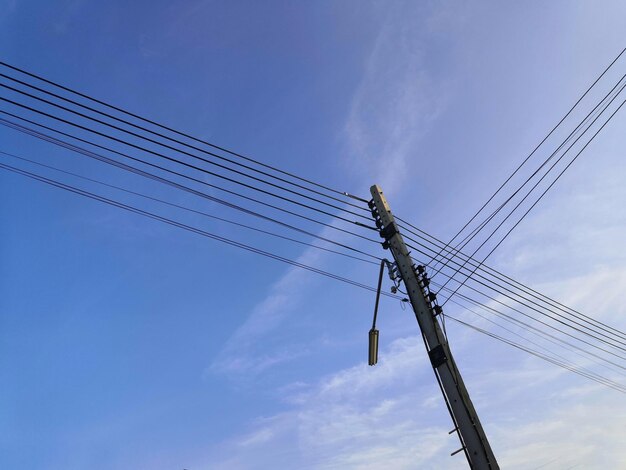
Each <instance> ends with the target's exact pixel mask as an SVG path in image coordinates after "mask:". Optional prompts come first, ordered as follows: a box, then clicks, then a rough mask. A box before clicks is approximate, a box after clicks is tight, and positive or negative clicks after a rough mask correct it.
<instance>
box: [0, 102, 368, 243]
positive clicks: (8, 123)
mask: <svg viewBox="0 0 626 470" xmlns="http://www.w3.org/2000/svg"><path fill="white" fill-rule="evenodd" d="M0 113H1V114H5V115H8V116H11V117H13V118H15V119H18V120H21V121H24V122H27V123H29V124H33V125H35V126H38V127H41V128H43V129H46V130H49V131H52V132H54V133H57V134H60V135H63V136H65V137H69V138H71V139H74V140H77V141H79V142H82V143H86V144H88V145H91V146H93V147H96V148H99V149H102V150H105V151H107V152H111V153H113V154H115V155H119V156H121V157H123V158H127V159H129V160H132V161H135V162H138V163H141V164H144V165H147V166H150V167H152V168H156V169H158V170H161V171H164V172H167V173H170V174H173V175H176V176H179V177H181V178H185V179H187V180H190V181H194V182H196V183H199V184H202V185H204V186H207V187H210V188H213V189H217V190H219V191H222V192H225V193H227V194H231V195H234V196H237V197H240V198H242V199H245V200H248V201H251V202H254V203H256V204H260V205H263V206H265V207H269V208H271V209H274V210H277V211H280V212H284V213H286V214H289V215H292V216H294V217H298V218H301V219H303V220H306V221H308V222H312V223H315V224H318V225H321V226H324V227H328V228H330V229H332V230H336V231H339V232H343V233H347V234H350V235H353V236H355V237H358V238H361V239H363V240H367V241H369V242H372V243H378V241H377V240H373V239H371V238H368V237H365V236H363V235H361V234H357V233H354V232H352V231H350V230H346V229H344V228H342V227H337V226H335V225H332V224H329V223H326V222H322V221H320V220H318V219H314V218H312V217H308V216H305V215H302V214H300V213H297V212H294V211H291V210H288V209H285V208H284V207H280V206H276V205H274V204H270V203H268V202H265V201H261V200H259V199H256V198H253V197H250V196H246V195H244V194H241V193H237V192H235V191H231V190H229V189H226V188H223V187H221V186H217V185H215V184H212V183H209V182H207V181H204V180H200V179H198V178H194V177H192V176H189V175H186V174H184V173H180V172H177V171H175V170H172V169H169V168H166V167H163V166H161V165H157V164H155V163H152V162H149V161H146V160H143V159H140V158H137V157H133V156H131V155H129V154H126V153H123V152H120V151H117V150H114V149H112V148H109V147H106V146H103V145H100V144H96V143H95V142H91V141H89V140H85V139H82V138H80V137H77V136H75V135H72V134H69V133H67V132H63V131H60V130H58V129H55V128H52V127H50V126H46V125H44V124H41V123H38V122H36V121H33V120H30V119H27V118H24V117H21V116H18V115H16V114H13V113H10V112H7V111H3V110H0ZM0 124H2V125H4V126H7V127H11V128H13V129H15V130H18V131H20V132H23V133H26V134H29V135H32V136H34V137H37V138H40V139H42V140H45V141H47V142H51V143H54V144H55V145H59V146H62V147H64V148H67V149H69V150H72V151H74V152H77V153H81V154H83V155H85V156H88V157H90V158H96V159H98V160H100V161H104V162H106V163H109V164H112V165H115V166H120V165H121V166H120V167H124V169H127V170H129V171H133V170H137V171H142V174H146V172H143V170H138V169H136V168H134V167H132V166H130V165H125V164H123V163H121V162H117V161H115V160H112V159H109V158H108V157H104V156H102V155H98V154H96V153H94V152H91V151H89V150H86V149H81V148H80V147H77V146H75V145H73V144H71V143H68V142H64V141H62V140H60V139H57V138H55V137H52V136H49V135H46V134H44V133H42V132H39V131H36V130H34V129H32V128H28V127H27V126H23V125H20V124H17V123H15V122H11V121H9V120H6V119H1V118H0ZM113 162H115V163H113ZM131 168H132V169H133V170H130V169H131ZM147 174H149V173H147ZM153 176H154V175H153ZM201 194H204V193H201Z"/></svg>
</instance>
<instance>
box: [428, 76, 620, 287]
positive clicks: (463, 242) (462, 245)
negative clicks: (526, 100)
mask: <svg viewBox="0 0 626 470" xmlns="http://www.w3.org/2000/svg"><path fill="white" fill-rule="evenodd" d="M624 78H626V74H624V75H623V76H622V77H621V78H620V80H618V82H617V83H616V84H615V86H614V87H613V88H612V89H611V90H610V91H609V92H608V93H607V94H606V95H605V96H604V97H603V98H602V100H601V101H600V102H599V103H598V104H597V105H596V106H595V107H594V108H593V109H592V110H591V111H590V112H589V113H588V114H587V115H586V116H585V118H584V119H583V120H582V121H581V122H580V123H579V124H578V125H577V126H576V128H575V129H574V130H573V131H572V132H571V133H570V134H569V135H568V136H567V138H566V139H565V140H564V141H563V142H562V143H561V144H560V145H559V146H558V147H557V149H556V150H554V152H552V154H551V155H550V156H549V157H548V158H547V159H546V160H544V162H543V163H542V164H541V165H540V166H539V167H538V168H537V169H536V170H535V171H534V172H533V174H532V175H530V176H529V177H528V178H527V179H526V181H524V182H523V183H522V184H521V185H520V187H519V188H517V189H516V190H515V191H514V192H513V194H512V195H510V196H509V197H508V198H507V199H506V200H505V201H504V202H503V203H502V204H501V205H500V207H498V208H497V209H496V210H495V211H493V213H492V214H491V215H489V216H488V217H487V218H486V219H485V220H484V221H483V222H482V223H481V224H479V226H478V227H476V228H475V229H474V230H473V231H472V232H471V233H470V234H468V235H467V236H466V237H465V238H464V239H463V240H461V242H459V243H458V244H457V245H456V246H455V248H457V249H463V248H465V246H467V244H468V243H469V242H470V241H471V240H473V239H474V238H475V237H476V236H477V235H478V233H480V232H481V231H482V230H483V229H484V228H485V227H486V226H487V224H488V223H489V222H490V221H491V220H492V219H493V218H494V217H495V216H496V215H497V214H498V213H499V212H500V211H501V210H502V209H503V208H504V207H505V206H506V205H507V204H508V203H509V202H510V201H511V200H512V199H513V198H514V197H515V196H516V195H517V194H518V193H519V192H520V191H521V190H522V189H523V188H524V187H525V186H526V185H527V184H528V183H529V182H530V181H532V179H533V178H534V177H535V176H536V175H537V174H538V173H539V172H540V171H541V170H542V169H543V168H544V166H546V165H547V164H548V163H549V162H550V160H552V158H553V157H554V156H555V155H556V154H557V153H558V152H559V150H561V149H562V148H563V147H564V146H565V145H567V142H569V141H570V140H571V139H572V138H573V136H574V135H575V134H576V133H577V132H578V130H579V129H580V128H581V127H582V126H583V125H584V124H585V123H586V122H587V121H588V120H589V119H590V117H592V116H593V115H595V113H596V110H597V109H598V108H599V107H600V106H601V105H602V103H604V102H605V101H606V100H607V99H608V98H609V97H610V96H611V94H613V92H614V91H615V89H616V88H617V87H618V86H619V84H620V83H621V82H622V81H623V80H624ZM624 87H626V83H625V84H624V85H623V86H622V87H621V88H620V89H619V90H618V91H617V93H615V95H614V96H613V98H611V99H610V101H609V102H608V103H607V104H606V106H605V107H604V108H603V109H601V110H600V112H599V113H597V115H595V118H593V120H592V122H591V124H589V126H587V128H586V129H585V130H584V131H583V132H582V133H581V134H580V135H579V136H578V137H577V138H576V140H574V142H573V143H572V144H571V145H570V146H569V147H568V148H567V150H565V152H563V154H562V155H561V156H560V157H559V158H558V159H557V161H556V162H555V163H554V164H553V165H552V166H551V167H550V168H549V169H548V170H547V171H546V173H545V174H544V175H543V176H542V177H541V178H540V179H539V181H537V182H536V183H535V185H534V186H533V187H532V188H531V189H530V190H529V191H528V193H527V194H526V195H525V196H524V197H523V198H522V200H521V201H519V202H518V204H517V205H516V206H515V207H514V208H513V209H512V210H511V212H510V213H509V214H508V215H507V216H506V217H505V218H504V220H502V221H501V223H500V225H498V227H497V228H496V229H495V230H494V232H496V231H497V230H498V229H499V228H500V227H501V226H502V225H503V224H504V222H506V220H508V218H509V217H510V216H511V215H512V214H513V213H514V212H515V210H516V209H517V208H518V207H519V206H520V205H521V204H522V203H523V202H524V201H525V200H526V198H528V196H530V194H531V193H532V192H533V190H534V189H535V188H536V187H537V186H538V185H539V183H541V181H543V179H544V178H545V177H546V176H548V174H549V173H550V171H551V170H552V169H553V168H554V167H555V166H556V165H557V164H558V163H559V162H560V161H561V160H562V159H563V158H564V157H565V156H566V155H567V153H568V152H569V150H571V149H572V148H573V146H574V145H575V144H576V143H577V142H578V141H579V140H580V139H581V138H582V137H583V136H584V135H585V134H586V133H587V131H588V130H589V129H590V128H591V127H592V125H593V124H594V123H595V122H596V120H597V119H599V118H600V116H601V115H602V114H603V113H604V111H606V109H608V107H609V106H610V105H611V104H612V103H613V101H614V100H615V99H616V98H617V96H618V95H619V94H620V93H621V92H622V90H624ZM492 235H493V233H492ZM488 239H489V238H488ZM479 249H480V247H479V248H478V249H477V250H476V251H478V250H479ZM446 265H447V263H444V264H443V266H442V267H441V268H439V269H438V270H437V272H436V273H435V274H434V275H437V274H438V273H439V272H440V271H441V269H443V268H444V267H445V266H446Z"/></svg>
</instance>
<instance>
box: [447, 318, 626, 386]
mask: <svg viewBox="0 0 626 470" xmlns="http://www.w3.org/2000/svg"><path fill="white" fill-rule="evenodd" d="M447 317H448V318H450V319H451V320H453V321H455V322H457V323H459V324H461V325H464V326H466V327H468V328H471V329H473V330H475V331H478V332H479V333H482V334H484V335H487V336H489V337H491V338H494V339H497V340H498V341H501V342H503V343H506V344H508V345H509V346H512V347H514V348H517V349H520V350H522V351H524V352H526V353H528V354H531V355H533V356H535V357H538V358H540V359H543V360H544V361H547V362H550V363H552V364H554V365H556V366H559V367H561V368H563V369H566V370H569V371H570V372H574V373H575V374H578V375H581V376H583V377H586V378H588V379H590V380H593V381H594V382H597V383H599V384H602V385H605V386H606V387H609V388H612V389H614V390H617V391H618V392H621V393H626V388H625V387H623V386H622V385H620V384H618V383H617V382H613V381H611V380H608V379H600V378H598V377H597V376H595V374H594V375H591V374H588V373H586V372H585V371H583V370H581V369H579V368H577V367H572V366H570V365H568V364H566V363H564V362H563V361H559V360H558V359H555V358H553V357H550V356H546V355H545V354H542V353H540V352H538V351H535V350H533V349H531V348H528V347H526V346H522V345H521V344H519V343H516V342H514V341H511V340H509V339H506V338H504V337H502V336H500V335H497V334H495V333H492V332H490V331H487V330H484V329H482V328H479V327H477V326H475V325H472V324H470V323H467V322H464V321H463V320H459V319H458V318H455V317H453V316H450V315H447Z"/></svg>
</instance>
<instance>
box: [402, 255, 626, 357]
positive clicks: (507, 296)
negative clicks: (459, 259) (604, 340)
mask: <svg viewBox="0 0 626 470" xmlns="http://www.w3.org/2000/svg"><path fill="white" fill-rule="evenodd" d="M407 246H409V247H411V248H413V249H415V250H416V251H417V252H418V253H420V254H422V255H424V256H426V257H428V254H427V253H425V252H423V251H421V250H419V249H417V248H415V247H412V246H410V245H407ZM431 251H434V250H431ZM418 262H422V261H419V260H418ZM473 280H474V282H477V283H479V284H481V285H482V286H484V287H486V288H488V289H490V290H493V291H495V292H496V293H498V294H500V295H502V296H504V297H506V298H508V299H510V300H513V301H515V302H517V303H520V304H521V305H522V306H524V307H526V308H529V309H531V310H534V311H536V312H538V313H540V314H541V315H543V316H546V317H548V318H549V319H551V320H553V321H557V322H559V323H561V324H563V325H565V326H568V327H570V328H572V329H573V330H575V331H577V332H579V333H581V332H582V333H583V334H587V336H592V337H593V338H596V337H595V336H593V335H589V334H588V333H586V332H584V331H583V330H580V329H579V328H576V327H572V326H571V325H569V324H566V323H564V322H562V321H560V320H558V319H555V318H553V317H552V316H551V315H548V314H546V313H543V312H541V311H539V310H537V309H536V308H533V307H530V306H528V305H527V304H525V303H523V302H521V301H519V300H517V299H515V298H513V297H511V296H509V295H507V294H506V293H503V292H501V291H500V290H498V289H496V288H494V287H492V286H490V285H488V284H485V283H481V282H480V281H476V280H475V279H473ZM455 281H456V282H457V283H459V282H460V281H457V280H455ZM430 284H432V285H434V286H436V287H439V288H440V290H445V291H449V292H452V289H449V288H447V287H443V286H442V285H441V284H437V283H436V282H435V281H430ZM466 287H467V288H468V289H470V290H472V291H474V292H476V293H478V294H479V295H481V296H483V297H485V298H487V299H489V300H490V301H492V302H496V303H497V304H499V305H501V306H503V307H506V308H508V309H510V310H512V311H514V312H517V313H519V314H521V315H523V316H525V317H527V318H529V319H531V320H533V321H535V322H537V323H540V324H541V325H543V326H547V327H548V328H550V329H552V330H554V331H556V332H558V333H560V334H563V335H565V336H568V337H570V338H572V339H575V340H576V341H579V342H581V343H584V344H586V345H587V346H591V347H592V348H594V349H597V350H598V351H602V352H604V353H606V354H609V355H612V356H614V357H617V358H619V359H622V360H626V357H623V356H621V355H619V354H616V353H614V352H612V351H609V350H607V349H605V348H603V347H601V346H598V345H596V344H594V343H591V342H589V341H587V340H585V339H583V338H580V337H578V336H575V335H573V334H571V333H568V332H567V331H564V330H562V329H560V328H558V327H556V326H554V325H552V324H550V323H547V322H546V321H543V320H541V319H539V318H535V317H534V316H532V315H530V314H529V313H527V312H524V311H523V310H520V309H518V308H515V307H513V306H511V305H509V304H506V303H504V302H502V301H501V300H498V299H497V298H496V297H493V296H491V295H489V294H486V293H485V292H484V291H482V290H480V289H477V288H476V287H473V286H470V285H467V286H466ZM457 295H458V296H460V297H461V298H463V299H465V300H467V301H470V302H472V303H474V304H475V305H477V306H480V307H481V308H484V309H486V310H488V311H490V312H493V313H495V314H496V315H498V316H503V317H505V318H507V319H510V320H512V321H514V322H516V323H520V324H523V325H526V326H528V327H530V328H531V329H533V330H536V331H541V330H539V329H538V328H536V327H533V326H531V325H529V324H527V323H524V322H522V321H521V320H519V319H516V318H514V317H512V316H509V315H507V314H505V313H502V312H501V311H499V310H496V309H494V308H493V307H489V306H488V305H486V304H484V303H481V302H479V301H477V300H475V299H472V298H471V297H468V296H467V295H463V294H461V293H457ZM580 326H583V328H584V325H580ZM543 334H545V335H548V336H550V337H552V338H555V339H557V341H560V342H563V343H566V344H568V345H570V346H572V347H574V348H575V349H578V350H580V351H583V352H586V353H587V354H590V355H592V356H594V357H597V358H599V359H601V360H603V361H605V362H607V363H609V364H612V365H614V366H616V367H619V368H621V369H624V367H623V366H621V365H619V364H617V363H615V362H612V361H610V360H609V359H607V358H604V357H600V356H598V355H596V354H594V353H592V352H589V351H587V350H585V349H582V348H580V347H578V346H576V345H572V344H571V343H569V342H566V341H564V340H562V339H560V338H557V337H555V336H554V335H550V334H549V333H545V332H543ZM609 345H611V346H613V345H612V344H610V343H609ZM613 347H615V346H613Z"/></svg>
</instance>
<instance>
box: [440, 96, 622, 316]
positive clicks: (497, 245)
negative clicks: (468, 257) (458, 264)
mask: <svg viewBox="0 0 626 470" xmlns="http://www.w3.org/2000/svg"><path fill="white" fill-rule="evenodd" d="M624 103H626V100H624V101H622V103H621V104H620V105H619V106H618V107H617V109H616V110H615V111H613V113H612V114H611V116H609V118H608V119H607V120H606V121H605V122H604V123H603V124H602V126H601V127H600V128H599V129H598V130H597V131H596V132H595V134H593V136H592V137H591V138H590V139H589V141H588V142H587V143H586V144H585V145H584V146H583V148H582V149H581V150H580V151H579V152H578V153H577V154H576V155H575V156H574V158H573V159H572V160H571V161H570V162H569V163H568V164H567V166H566V167H565V168H563V170H561V172H560V173H559V174H558V175H557V177H556V178H555V179H554V180H553V181H552V183H550V185H549V186H548V187H547V188H546V189H545V190H544V191H543V192H542V193H541V195H540V196H539V198H538V199H537V200H536V201H535V202H534V203H533V204H532V205H531V206H530V207H529V208H528V210H526V212H524V214H523V215H522V216H521V217H520V219H519V220H518V221H517V222H516V223H515V225H513V226H512V227H511V228H510V229H509V230H508V232H507V233H505V234H504V236H503V237H502V238H501V239H500V241H499V242H498V243H497V244H496V245H495V246H494V247H493V248H492V249H491V250H490V251H489V253H487V255H486V256H485V257H484V258H483V260H482V261H481V262H480V263H479V266H480V264H482V263H483V262H484V261H485V260H487V258H489V256H491V254H492V253H493V252H494V251H495V250H496V249H497V248H498V247H499V246H500V245H501V244H502V243H503V242H504V240H506V238H507V237H508V236H509V235H510V234H511V232H512V231H513V230H514V229H515V228H516V227H517V226H518V225H519V224H520V223H521V222H522V220H524V218H526V216H527V215H528V214H529V213H530V211H531V210H532V209H533V208H534V207H535V206H536V205H537V204H538V203H539V201H541V199H542V198H543V197H544V196H545V195H546V193H547V192H548V191H549V190H550V189H551V188H552V187H553V186H554V184H555V183H556V182H557V181H558V180H559V179H560V178H561V176H563V174H564V173H565V172H566V171H567V170H568V169H569V168H570V166H572V164H573V163H574V162H575V161H576V159H577V158H578V157H579V156H580V155H581V153H582V152H583V151H584V150H585V149H586V148H587V146H588V145H589V144H590V143H591V142H592V141H593V140H594V139H595V138H596V136H597V135H598V134H599V133H600V132H601V131H602V129H604V127H605V126H606V125H607V124H608V123H609V122H610V121H611V119H612V118H613V117H614V116H615V114H616V113H617V112H618V111H619V110H620V109H621V108H622V106H623V105H624ZM594 122H595V121H594ZM517 207H519V204H518V206H516V207H515V209H516V208H517ZM500 226H501V225H499V226H498V227H497V228H496V230H497V229H498V228H499V227H500ZM493 233H495V231H494V232H493ZM493 233H492V235H493ZM490 237H491V236H490ZM488 239H489V238H488ZM485 243H486V241H485V242H483V243H482V244H481V246H480V247H479V248H478V249H480V248H481V247H482V246H483V245H484V244H485ZM478 249H477V250H478ZM477 250H476V251H477ZM476 251H475V252H474V253H473V254H472V256H474V254H476ZM476 269H478V267H476V268H474V269H473V271H472V273H470V275H469V276H468V277H466V278H465V279H464V280H463V282H462V283H461V284H460V285H459V286H458V287H457V289H456V291H458V290H459V289H460V288H461V287H463V285H464V284H465V283H466V282H467V280H468V279H469V277H470V276H472V275H473V274H474V273H475V272H476ZM452 277H454V275H453V276H452ZM448 281H449V279H448ZM448 281H446V282H448ZM444 285H445V284H444ZM454 294H455V292H453V293H452V295H451V296H450V297H452V296H454ZM450 297H448V299H449V298H450ZM448 299H446V301H444V303H443V304H442V306H443V305H445V303H446V302H447V300H448Z"/></svg>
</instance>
